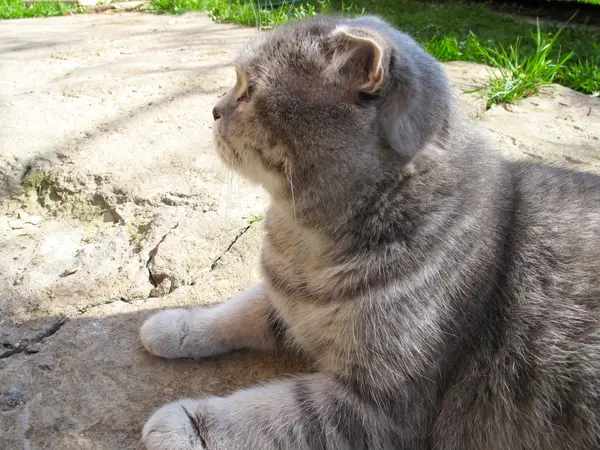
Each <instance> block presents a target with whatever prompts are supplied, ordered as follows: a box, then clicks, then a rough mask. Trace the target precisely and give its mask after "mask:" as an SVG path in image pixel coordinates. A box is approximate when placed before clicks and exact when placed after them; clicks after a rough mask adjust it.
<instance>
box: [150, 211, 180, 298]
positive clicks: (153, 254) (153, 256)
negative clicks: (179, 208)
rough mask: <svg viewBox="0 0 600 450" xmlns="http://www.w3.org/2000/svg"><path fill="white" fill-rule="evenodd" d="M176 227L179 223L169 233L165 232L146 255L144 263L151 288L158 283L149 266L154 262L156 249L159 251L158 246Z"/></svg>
mask: <svg viewBox="0 0 600 450" xmlns="http://www.w3.org/2000/svg"><path fill="white" fill-rule="evenodd" d="M178 226H179V222H177V223H176V224H175V225H173V226H172V227H171V228H170V229H169V231H167V232H166V233H165V235H164V236H163V237H162V238H161V239H160V241H158V244H156V245H155V246H154V248H153V249H152V250H150V252H149V253H148V260H147V261H146V269H147V270H148V280H149V281H150V284H152V286H154V287H156V286H158V283H157V282H156V280H155V279H154V276H153V275H152V270H151V269H150V264H152V262H153V261H154V258H155V257H156V255H157V254H158V249H159V247H160V245H161V244H162V243H163V242H165V240H166V239H167V237H168V236H169V234H171V232H172V231H173V230H174V229H176V228H177V227H178Z"/></svg>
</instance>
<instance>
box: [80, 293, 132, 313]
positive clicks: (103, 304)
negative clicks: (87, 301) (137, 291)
mask: <svg viewBox="0 0 600 450" xmlns="http://www.w3.org/2000/svg"><path fill="white" fill-rule="evenodd" d="M117 302H123V303H128V304H131V303H132V301H131V300H129V299H127V298H125V297H119V298H110V299H108V300H106V301H105V302H102V303H96V304H94V305H88V306H84V307H83V308H77V312H78V314H77V316H80V315H82V314H85V313H86V312H87V311H88V309H91V308H98V307H100V306H105V305H110V304H112V303H117Z"/></svg>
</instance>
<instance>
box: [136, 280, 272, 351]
mask: <svg viewBox="0 0 600 450" xmlns="http://www.w3.org/2000/svg"><path fill="white" fill-rule="evenodd" d="M281 334H282V328H281V324H280V323H279V322H278V321H277V318H276V317H275V316H274V310H273V307H272V305H271V303H270V302H269V300H268V298H267V295H266V292H265V288H264V286H263V285H256V286H253V287H251V288H249V289H246V290H244V291H242V292H239V293H238V294H236V295H234V296H233V297H231V298H230V299H228V300H226V301H225V302H223V303H221V304H219V305H217V306H213V307H205V308H193V309H171V310H166V311H162V312H159V313H157V314H155V315H154V316H152V317H150V319H148V320H147V321H146V322H145V323H144V324H143V325H142V328H141V329H140V337H141V340H142V343H143V344H144V347H146V349H147V350H148V351H149V352H151V353H153V354H155V355H157V356H161V357H163V358H202V357H206V356H214V355H218V354H222V353H226V352H228V351H231V350H235V349H241V348H254V349H259V350H264V351H269V350H275V349H276V348H277V347H278V341H279V340H280V339H281V336H280V335H281Z"/></svg>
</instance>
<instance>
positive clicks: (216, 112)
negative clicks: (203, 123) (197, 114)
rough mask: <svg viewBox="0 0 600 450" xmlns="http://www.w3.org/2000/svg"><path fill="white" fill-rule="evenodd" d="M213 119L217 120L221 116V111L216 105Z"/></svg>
mask: <svg viewBox="0 0 600 450" xmlns="http://www.w3.org/2000/svg"><path fill="white" fill-rule="evenodd" d="M212 112H213V119H215V120H217V119H220V118H221V114H220V113H219V111H218V110H217V107H216V106H215V107H214V108H213V111H212Z"/></svg>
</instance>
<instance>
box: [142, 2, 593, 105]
mask: <svg viewBox="0 0 600 450" xmlns="http://www.w3.org/2000/svg"><path fill="white" fill-rule="evenodd" d="M589 1H600V0H588V2H589ZM256 4H257V2H256V0H254V1H250V0H151V8H152V10H153V11H154V12H157V13H183V12H186V11H205V12H208V13H209V14H210V15H211V16H212V17H213V19H215V20H217V21H223V22H235V23H240V24H243V25H250V26H259V27H261V28H271V27H275V26H278V25H281V24H283V23H285V22H288V21H290V20H297V19H302V18H305V17H309V16H312V15H315V14H317V13H325V14H329V13H340V12H341V13H345V14H347V15H360V14H364V13H370V14H378V15H380V16H382V17H384V18H385V19H387V20H389V21H390V22H391V23H393V24H394V25H396V26H397V27H398V28H400V29H401V30H403V31H405V32H406V33H409V34H410V35H412V36H413V37H414V38H415V39H416V40H417V41H419V42H420V43H421V44H422V45H423V46H424V47H425V49H426V50H427V51H428V52H430V53H431V54H433V55H434V56H435V57H436V58H437V59H438V60H440V61H456V60H461V61H472V62H479V63H486V64H489V65H493V66H496V67H498V68H500V69H502V77H506V82H503V83H500V81H498V80H496V81H493V82H495V83H497V85H496V87H495V88H491V89H492V91H494V92H496V96H495V97H494V99H493V101H494V102H495V101H512V100H514V99H516V98H519V97H520V96H523V95H527V94H529V93H531V92H534V91H535V90H536V89H537V87H539V85H540V83H541V84H543V83H546V82H558V83H561V84H564V85H565V86H568V87H571V88H573V89H575V90H578V91H581V92H584V93H586V94H592V95H599V94H600V31H598V30H587V29H585V28H583V27H576V26H572V27H571V26H570V27H565V28H560V27H558V26H555V25H541V27H540V30H539V31H540V33H541V34H538V29H537V28H536V25H535V24H530V23H527V22H525V21H524V20H522V19H520V18H518V17H513V16H509V15H505V14H500V13H497V12H494V11H492V10H491V9H490V8H489V7H488V6H486V5H485V4H482V3H465V2H462V1H460V0H445V1H443V0H442V1H440V0H438V1H437V2H436V1H435V0H434V1H433V2H428V3H425V2H421V1H416V0H355V2H354V3H349V2H347V1H346V2H344V1H341V0H309V1H308V2H307V3H300V4H296V5H293V6H284V7H279V8H257V6H256ZM529 36H533V39H529V38H528V37H529ZM538 38H539V39H543V44H544V45H540V44H542V42H539V41H538V40H536V39H538ZM568 54H572V56H571V57H570V58H568V59H567V60H563V59H564V55H568ZM520 79H525V80H529V83H526V82H523V81H518V80H520ZM511 85H512V86H513V91H512V93H510V92H508V89H509V88H510V86H511ZM536 86H537V87H536ZM502 90H506V92H504V93H503V94H502V93H501V92H500V91H502ZM492 91H488V92H492ZM500 99H503V100H500Z"/></svg>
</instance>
